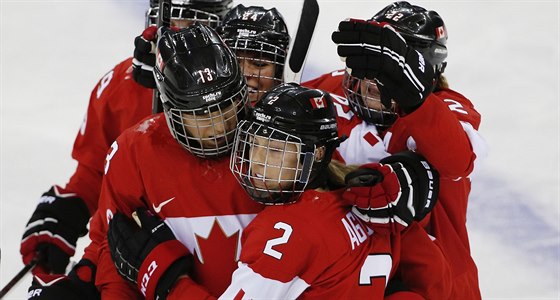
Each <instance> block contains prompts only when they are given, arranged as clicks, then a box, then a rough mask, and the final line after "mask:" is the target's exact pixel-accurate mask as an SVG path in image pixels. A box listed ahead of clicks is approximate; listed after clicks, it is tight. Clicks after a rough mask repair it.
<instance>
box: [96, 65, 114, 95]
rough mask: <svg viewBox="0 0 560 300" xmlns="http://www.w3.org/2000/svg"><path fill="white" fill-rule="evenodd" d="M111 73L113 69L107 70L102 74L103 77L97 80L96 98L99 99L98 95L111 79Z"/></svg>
mask: <svg viewBox="0 0 560 300" xmlns="http://www.w3.org/2000/svg"><path fill="white" fill-rule="evenodd" d="M113 73H114V71H113V70H111V71H109V73H107V74H105V76H103V78H101V81H99V85H98V86H97V99H99V97H101V93H103V91H104V90H105V88H106V87H107V86H108V85H109V83H110V82H111V79H113Z"/></svg>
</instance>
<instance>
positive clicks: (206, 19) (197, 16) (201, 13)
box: [146, 0, 232, 28]
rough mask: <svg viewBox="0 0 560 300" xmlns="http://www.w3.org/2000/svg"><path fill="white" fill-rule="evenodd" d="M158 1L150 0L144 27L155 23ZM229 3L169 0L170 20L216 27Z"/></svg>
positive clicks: (220, 0) (228, 1) (222, 0)
mask: <svg viewBox="0 0 560 300" xmlns="http://www.w3.org/2000/svg"><path fill="white" fill-rule="evenodd" d="M159 2H160V1H159V0H150V8H149V9H148V10H147V11H146V27H148V26H152V25H156V24H157V19H158V15H159ZM231 4H232V0H171V20H187V21H192V22H193V23H194V22H200V23H204V24H206V25H208V26H210V27H212V28H216V27H217V26H218V25H220V20H221V18H222V17H223V16H224V15H225V14H226V12H227V11H228V10H229V9H230V8H231Z"/></svg>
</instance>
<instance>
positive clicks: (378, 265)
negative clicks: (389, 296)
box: [360, 254, 393, 286]
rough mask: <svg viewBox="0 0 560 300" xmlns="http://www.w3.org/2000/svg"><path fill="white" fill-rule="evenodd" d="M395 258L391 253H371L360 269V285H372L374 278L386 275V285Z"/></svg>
mask: <svg viewBox="0 0 560 300" xmlns="http://www.w3.org/2000/svg"><path fill="white" fill-rule="evenodd" d="M392 263H393V259H392V258H391V255H389V254H370V255H368V257H366V260H365V261H364V264H363V265H362V269H361V270H360V285H371V284H372V282H371V279H372V278H382V277H385V286H387V280H388V279H389V274H390V273H391V266H392Z"/></svg>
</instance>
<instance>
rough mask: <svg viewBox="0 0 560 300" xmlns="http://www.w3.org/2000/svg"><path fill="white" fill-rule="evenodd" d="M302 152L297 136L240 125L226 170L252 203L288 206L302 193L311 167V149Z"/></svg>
mask: <svg viewBox="0 0 560 300" xmlns="http://www.w3.org/2000/svg"><path fill="white" fill-rule="evenodd" d="M304 148H305V144H304V143H303V142H302V141H301V139H300V138H299V137H297V136H294V135H291V134H289V133H286V132H283V131H280V130H278V129H274V128H272V127H269V126H266V125H263V124H260V123H256V122H251V121H242V122H241V123H240V124H239V126H238V131H237V135H236V138H235V145H234V149H233V152H232V157H231V162H230V169H231V171H232V172H233V174H234V176H235V177H236V179H237V180H238V182H239V183H240V184H241V186H243V188H244V189H245V190H246V191H247V193H248V194H249V196H250V197H251V198H253V199H254V200H256V201H258V202H261V203H264V204H269V205H273V204H286V203H291V202H294V201H296V200H297V199H298V197H299V195H300V194H301V193H302V192H303V191H304V190H305V187H306V186H307V183H308V180H309V175H310V173H311V168H312V167H313V158H314V152H315V149H309V151H305V150H303V149H304Z"/></svg>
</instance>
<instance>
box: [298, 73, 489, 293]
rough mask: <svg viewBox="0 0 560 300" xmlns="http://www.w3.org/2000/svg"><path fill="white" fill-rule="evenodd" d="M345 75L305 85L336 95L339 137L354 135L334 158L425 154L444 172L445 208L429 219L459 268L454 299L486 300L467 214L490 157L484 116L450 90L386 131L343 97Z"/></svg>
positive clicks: (365, 159) (442, 194) (355, 159)
mask: <svg viewBox="0 0 560 300" xmlns="http://www.w3.org/2000/svg"><path fill="white" fill-rule="evenodd" d="M343 74H344V71H334V72H332V73H329V74H325V75H323V76H321V77H319V78H317V79H314V80H311V81H309V82H306V83H304V85H305V86H308V87H312V88H318V89H322V90H325V91H327V92H330V93H331V95H333V99H334V102H335V106H336V107H337V113H338V124H339V134H340V135H346V136H348V139H347V140H346V141H344V142H343V143H342V144H341V145H340V147H339V148H338V152H337V153H336V154H335V155H334V157H335V159H339V160H341V161H344V162H346V163H347V164H363V163H368V162H377V161H379V160H380V159H382V158H384V157H386V156H388V155H390V154H391V153H396V152H400V151H404V150H414V151H417V152H418V153H420V154H422V155H424V156H425V157H426V158H427V159H428V161H430V162H431V163H432V164H433V165H434V167H435V168H436V169H437V170H438V171H439V172H440V176H441V179H440V194H439V198H438V200H439V204H438V205H436V207H435V208H434V210H433V211H432V213H431V216H430V219H429V223H430V224H429V233H430V234H432V235H433V236H435V237H436V238H437V239H438V241H439V243H440V244H441V245H442V248H443V249H444V252H445V255H446V256H447V257H448V259H449V261H450V264H451V265H452V267H453V276H454V278H455V279H454V280H455V284H454V291H453V294H452V298H457V299H459V298H460V299H480V292H479V290H478V279H477V278H478V277H477V269H476V265H475V264H474V261H473V260H472V258H471V256H470V246H469V241H468V234H467V230H466V213H467V202H468V195H469V193H470V180H469V179H468V178H467V177H468V176H469V175H470V174H471V172H472V171H473V169H474V167H475V164H476V162H477V158H481V157H484V156H485V155H486V144H485V142H484V139H483V138H482V137H481V136H480V134H479V133H478V131H477V129H478V126H479V124H480V114H479V113H478V112H477V111H476V110H475V109H474V106H473V104H472V103H471V102H470V101H469V100H468V99H467V98H465V97H464V96H463V95H461V94H459V93H457V92H455V91H452V90H449V89H444V90H441V91H437V92H435V93H433V94H431V95H430V96H429V97H428V98H427V99H426V101H425V103H424V104H422V105H421V106H420V107H419V108H418V109H417V110H415V111H414V112H413V113H411V114H409V115H406V116H403V117H399V118H398V119H397V121H396V122H395V123H394V124H393V125H392V126H391V127H390V128H389V129H388V130H387V131H386V132H383V133H379V132H378V131H377V129H376V127H375V126H372V125H369V124H367V123H365V122H362V121H361V120H360V119H359V118H358V117H357V116H355V115H354V114H353V112H352V111H351V110H350V107H349V104H348V101H347V100H346V99H345V98H344V97H343V96H341V95H343V94H344V93H343V89H342V79H343Z"/></svg>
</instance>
